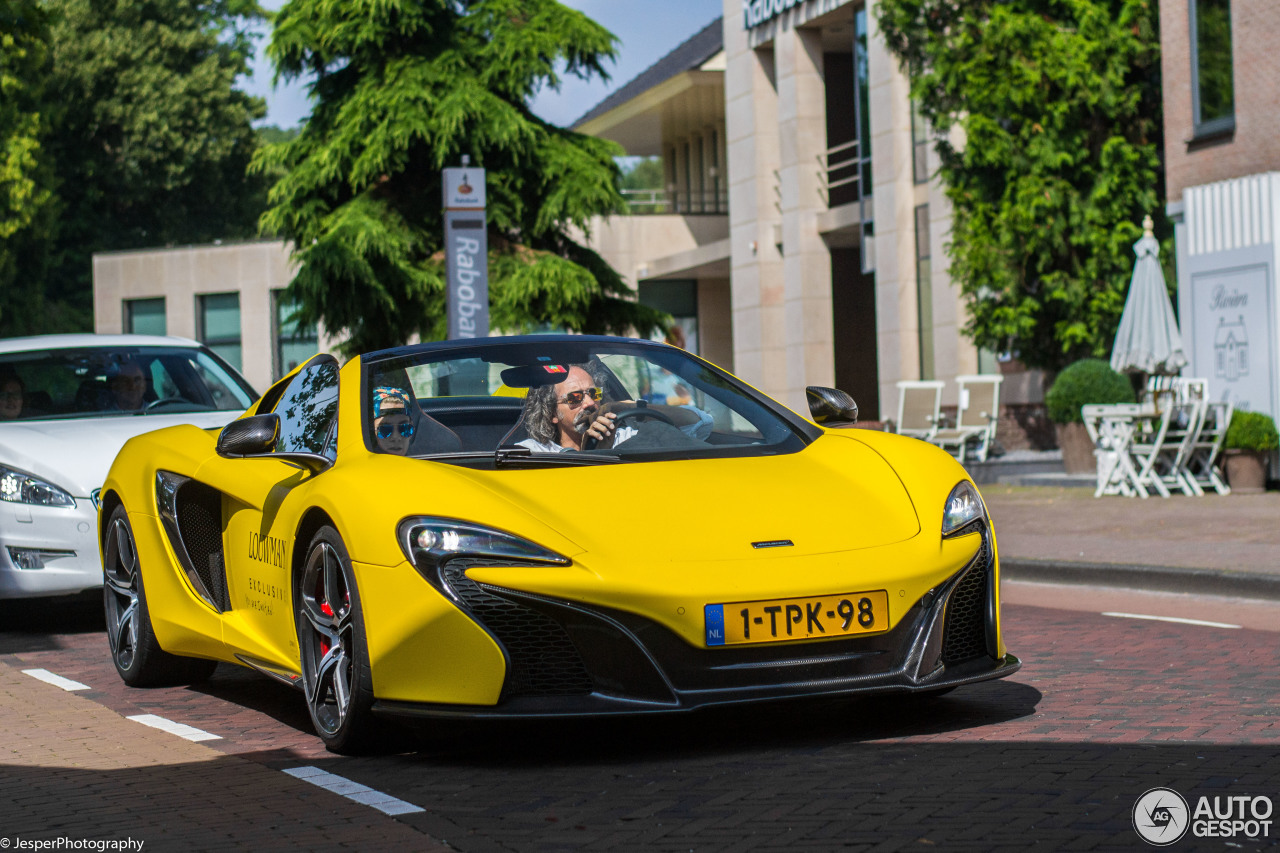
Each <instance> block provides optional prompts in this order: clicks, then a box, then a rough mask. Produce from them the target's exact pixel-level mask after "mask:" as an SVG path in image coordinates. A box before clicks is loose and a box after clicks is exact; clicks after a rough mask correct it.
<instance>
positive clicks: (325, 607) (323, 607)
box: [320, 601, 333, 656]
mask: <svg viewBox="0 0 1280 853" xmlns="http://www.w3.org/2000/svg"><path fill="white" fill-rule="evenodd" d="M320 612H321V613H323V614H324V615H325V616H332V615H333V608H332V607H330V606H329V602H327V601H324V602H321V603H320ZM328 653H329V641H328V640H327V639H321V640H320V654H321V656H324V655H327V654H328Z"/></svg>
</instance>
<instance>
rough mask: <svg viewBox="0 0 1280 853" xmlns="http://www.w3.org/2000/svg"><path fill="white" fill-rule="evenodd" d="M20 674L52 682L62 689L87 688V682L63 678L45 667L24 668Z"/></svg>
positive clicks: (46, 682)
mask: <svg viewBox="0 0 1280 853" xmlns="http://www.w3.org/2000/svg"><path fill="white" fill-rule="evenodd" d="M22 674H23V675H29V676H31V677H32V678H34V679H36V680H37V681H43V682H44V683H45V684H52V685H53V686H54V687H61V688H62V689H63V690H88V689H89V685H87V684H81V683H80V682H78V681H72V680H71V679H70V678H63V677H62V676H61V675H54V674H53V673H52V672H50V671H49V670H47V669H24V670H23V671H22Z"/></svg>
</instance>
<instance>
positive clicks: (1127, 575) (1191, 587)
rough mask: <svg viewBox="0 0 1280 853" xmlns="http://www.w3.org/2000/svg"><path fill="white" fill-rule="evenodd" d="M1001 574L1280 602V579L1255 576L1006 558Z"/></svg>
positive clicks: (1038, 580) (1042, 580)
mask: <svg viewBox="0 0 1280 853" xmlns="http://www.w3.org/2000/svg"><path fill="white" fill-rule="evenodd" d="M1000 573H1001V576H1002V577H1004V578H1006V579H1008V580H1013V581H1031V582H1036V583H1060V584H1080V585H1083V586H1109V587H1121V588H1124V589H1138V590H1148V591H1153V592H1177V593H1187V594H1192V595H1218V596H1224V597H1227V598H1253V599H1261V600H1265V601H1280V576H1276V575H1269V574H1255V573H1253V572H1231V571H1226V570H1223V569H1190V568H1177V567H1173V566H1142V565H1132V564H1126V563H1071V562H1066V561H1061V560H1030V559H1022V558H1018V557H1002V558H1001V559H1000Z"/></svg>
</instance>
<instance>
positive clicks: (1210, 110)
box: [1190, 0, 1235, 136]
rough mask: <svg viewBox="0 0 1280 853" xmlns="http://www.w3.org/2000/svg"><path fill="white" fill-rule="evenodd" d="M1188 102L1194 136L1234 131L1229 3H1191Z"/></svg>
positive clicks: (1207, 0)
mask: <svg viewBox="0 0 1280 853" xmlns="http://www.w3.org/2000/svg"><path fill="white" fill-rule="evenodd" d="M1190 9H1191V102H1192V104H1191V105H1192V111H1193V113H1194V118H1195V134H1196V135H1197V136H1204V135H1208V134H1213V133H1220V132H1226V131H1230V130H1232V129H1234V128H1235V84H1234V81H1233V80H1232V72H1231V0H1191V3H1190Z"/></svg>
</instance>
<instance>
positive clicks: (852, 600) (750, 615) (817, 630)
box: [705, 589, 889, 646]
mask: <svg viewBox="0 0 1280 853" xmlns="http://www.w3.org/2000/svg"><path fill="white" fill-rule="evenodd" d="M705 616H706V624H707V645H708V646H733V645H739V644H742V643H778V642H783V641H785V640H812V639H815V638H821V637H848V636H851V635H853V634H870V633H874V632H876V631H883V630H885V629H886V628H888V627H889V593H887V592H885V591H884V590H883V589H878V590H875V591H873V592H845V593H836V594H835V595H821V596H814V597H812V598H780V599H776V600H773V601H738V602H734V603H731V604H708V605H707V606H706V608H705Z"/></svg>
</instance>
